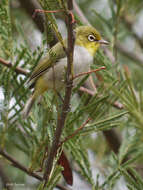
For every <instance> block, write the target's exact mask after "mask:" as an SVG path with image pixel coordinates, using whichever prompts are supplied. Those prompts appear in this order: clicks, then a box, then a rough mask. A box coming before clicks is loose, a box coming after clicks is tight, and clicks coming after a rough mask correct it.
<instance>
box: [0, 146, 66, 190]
mask: <svg viewBox="0 0 143 190" xmlns="http://www.w3.org/2000/svg"><path fill="white" fill-rule="evenodd" d="M0 155H2V156H3V157H4V158H6V159H7V160H8V161H10V162H11V163H12V165H13V166H14V167H15V168H18V169H20V170H22V171H23V172H25V173H27V174H28V175H29V176H32V177H34V178H36V179H38V180H39V181H43V177H41V176H40V175H38V174H36V173H35V172H32V171H29V169H28V168H26V167H25V166H23V165H22V164H21V163H19V162H18V161H17V160H15V159H14V158H13V157H11V156H10V155H9V154H8V153H7V152H6V151H5V150H3V149H2V148H0ZM1 172H2V170H0V174H1ZM4 177H5V176H4ZM5 180H7V181H8V179H7V178H5ZM56 187H57V188H59V189H61V190H69V189H68V188H66V187H64V186H62V185H60V184H57V185H56Z"/></svg>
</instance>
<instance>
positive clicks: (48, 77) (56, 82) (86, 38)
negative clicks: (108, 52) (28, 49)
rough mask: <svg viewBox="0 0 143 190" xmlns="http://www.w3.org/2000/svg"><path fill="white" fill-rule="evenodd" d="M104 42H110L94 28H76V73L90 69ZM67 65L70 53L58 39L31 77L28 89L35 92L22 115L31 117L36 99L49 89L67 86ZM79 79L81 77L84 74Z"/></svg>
mask: <svg viewBox="0 0 143 190" xmlns="http://www.w3.org/2000/svg"><path fill="white" fill-rule="evenodd" d="M101 44H105V45H108V42H107V41H105V40H104V39H102V38H101V35H100V33H99V32H98V31H97V30H96V29H95V28H94V27H92V26H78V27H76V29H75V44H74V53H73V73H74V75H78V74H79V73H82V72H87V71H89V70H90V65H91V64H92V63H93V58H94V55H95V53H96V51H97V50H98V48H99V47H100V45H101ZM64 45H65V47H67V39H65V40H64ZM66 68H67V56H66V53H65V51H64V48H63V46H62V44H61V43H60V42H58V43H57V44H55V45H54V46H53V47H52V48H51V49H50V50H49V51H48V52H47V54H46V55H45V57H44V58H43V59H42V60H41V61H40V62H39V63H38V65H37V66H36V67H35V69H34V70H33V72H32V73H31V75H30V77H29V80H28V84H29V88H34V91H33V93H32V95H31V96H30V97H29V99H28V100H27V102H26V104H25V106H24V109H23V111H22V116H23V118H25V119H26V118H27V117H28V115H29V113H30V110H31V108H32V106H33V104H34V102H35V101H36V100H37V98H38V97H40V96H41V95H43V94H44V92H46V91H48V90H50V89H56V91H57V92H58V91H60V90H61V89H62V88H63V87H65V82H64V81H65V80H64V79H65V73H66ZM79 78H80V80H81V78H82V77H79ZM79 78H78V79H76V80H74V81H73V83H74V84H73V85H76V84H77V81H79Z"/></svg>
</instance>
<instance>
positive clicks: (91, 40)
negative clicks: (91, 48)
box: [88, 34, 96, 42]
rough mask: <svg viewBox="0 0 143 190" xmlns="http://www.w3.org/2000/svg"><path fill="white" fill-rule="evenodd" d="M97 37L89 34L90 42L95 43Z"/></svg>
mask: <svg viewBox="0 0 143 190" xmlns="http://www.w3.org/2000/svg"><path fill="white" fill-rule="evenodd" d="M95 39H96V38H95V36H94V35H92V34H89V35H88V40H89V41H90V42H94V41H95Z"/></svg>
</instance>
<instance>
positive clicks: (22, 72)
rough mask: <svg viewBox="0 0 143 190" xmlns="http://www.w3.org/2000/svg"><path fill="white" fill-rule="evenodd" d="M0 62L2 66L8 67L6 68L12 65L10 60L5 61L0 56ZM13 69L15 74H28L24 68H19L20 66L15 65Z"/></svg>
mask: <svg viewBox="0 0 143 190" xmlns="http://www.w3.org/2000/svg"><path fill="white" fill-rule="evenodd" d="M0 63H1V64H2V65H4V66H6V67H8V68H12V67H13V66H14V65H13V64H12V63H10V62H8V61H5V60H4V59H2V58H1V57H0ZM14 71H15V72H16V73H17V74H22V75H27V74H28V72H27V71H26V70H25V69H23V68H21V67H16V68H15V69H14Z"/></svg>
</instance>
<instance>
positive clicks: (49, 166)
mask: <svg viewBox="0 0 143 190" xmlns="http://www.w3.org/2000/svg"><path fill="white" fill-rule="evenodd" d="M67 4H68V10H69V11H68V12H66V15H65V16H66V19H67V30H68V48H67V51H66V52H67V73H66V89H65V97H64V102H63V106H62V112H61V115H60V116H59V118H58V121H57V127H56V131H55V135H54V139H53V143H52V147H51V150H50V153H49V157H48V159H47V161H46V166H45V172H44V179H45V184H44V187H45V186H46V184H47V182H48V180H49V176H50V173H51V170H52V166H53V161H54V157H55V155H56V153H57V150H58V148H59V143H60V138H61V134H62V131H63V128H64V124H65V120H66V117H67V113H68V112H69V105H70V98H71V92H72V83H73V80H72V77H71V76H72V65H73V50H74V41H75V39H74V33H73V23H72V19H73V18H72V16H71V11H72V9H73V5H72V0H68V1H67ZM63 7H64V6H63Z"/></svg>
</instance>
